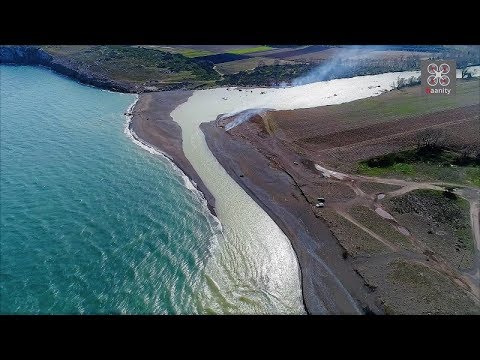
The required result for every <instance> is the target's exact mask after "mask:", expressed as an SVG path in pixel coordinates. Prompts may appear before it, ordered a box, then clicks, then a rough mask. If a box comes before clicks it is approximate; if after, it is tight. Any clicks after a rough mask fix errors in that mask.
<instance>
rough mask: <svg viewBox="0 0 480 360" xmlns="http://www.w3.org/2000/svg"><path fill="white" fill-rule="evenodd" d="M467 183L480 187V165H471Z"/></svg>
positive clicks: (467, 173)
mask: <svg viewBox="0 0 480 360" xmlns="http://www.w3.org/2000/svg"><path fill="white" fill-rule="evenodd" d="M466 179H467V183H470V184H472V185H475V186H478V187H480V167H478V166H477V167H470V168H468V169H467V171H466Z"/></svg>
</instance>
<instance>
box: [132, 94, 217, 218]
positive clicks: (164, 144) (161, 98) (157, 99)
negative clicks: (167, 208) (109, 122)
mask: <svg viewBox="0 0 480 360" xmlns="http://www.w3.org/2000/svg"><path fill="white" fill-rule="evenodd" d="M192 93H193V91H186V90H173V91H162V92H152V93H141V94H137V96H138V99H137V100H136V101H135V103H134V104H132V106H131V107H130V108H129V109H128V110H127V113H126V114H125V115H126V116H127V117H129V118H130V120H129V121H128V124H127V128H128V132H129V133H130V135H131V136H132V138H133V139H134V140H136V141H138V142H139V143H140V144H142V145H143V146H145V147H147V148H153V150H155V151H156V152H158V153H159V154H160V155H162V156H164V157H165V158H167V159H168V160H169V161H170V162H171V163H172V164H173V165H174V166H175V167H176V168H178V170H180V171H181V172H182V174H183V175H184V176H185V177H186V178H187V179H188V181H190V182H191V184H192V185H193V188H195V189H196V190H197V191H199V192H200V194H201V196H202V197H203V198H204V200H205V201H206V204H207V207H208V210H209V211H210V212H211V213H212V215H213V216H215V217H216V216H217V213H216V210H215V197H214V196H213V195H212V194H211V192H210V190H209V189H208V188H207V187H206V186H205V184H204V183H203V181H202V179H201V178H200V176H199V175H198V174H197V172H196V171H195V169H194V168H193V166H192V164H191V163H190V161H189V160H188V159H187V158H186V156H185V154H184V152H183V147H182V130H181V128H180V126H179V125H178V124H177V123H176V122H175V121H173V119H172V117H171V116H170V113H171V112H172V111H173V110H174V109H175V108H176V107H177V106H178V105H180V104H181V103H183V102H185V101H187V100H188V98H189V97H190V96H191V95H192ZM186 186H187V188H189V186H188V185H187V184H186Z"/></svg>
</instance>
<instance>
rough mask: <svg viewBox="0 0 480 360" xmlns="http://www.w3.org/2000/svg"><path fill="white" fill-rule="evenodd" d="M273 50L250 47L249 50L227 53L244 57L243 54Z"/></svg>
mask: <svg viewBox="0 0 480 360" xmlns="http://www.w3.org/2000/svg"><path fill="white" fill-rule="evenodd" d="M272 49H273V48H272V47H270V46H265V45H262V46H256V47H251V48H245V49H235V50H230V51H227V52H228V53H230V54H236V55H244V54H251V53H256V52H260V51H268V50H272Z"/></svg>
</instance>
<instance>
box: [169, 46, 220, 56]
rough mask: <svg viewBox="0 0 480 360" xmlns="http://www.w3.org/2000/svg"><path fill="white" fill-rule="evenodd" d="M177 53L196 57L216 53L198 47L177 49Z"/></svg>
mask: <svg viewBox="0 0 480 360" xmlns="http://www.w3.org/2000/svg"><path fill="white" fill-rule="evenodd" d="M176 53H177V54H181V55H183V56H186V57H188V58H195V57H199V56H207V55H213V54H215V53H213V52H211V51H208V50H197V49H181V48H179V49H177V51H176Z"/></svg>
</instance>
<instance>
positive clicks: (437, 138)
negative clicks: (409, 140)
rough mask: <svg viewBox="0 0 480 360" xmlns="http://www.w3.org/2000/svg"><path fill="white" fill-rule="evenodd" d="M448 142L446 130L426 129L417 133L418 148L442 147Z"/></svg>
mask: <svg viewBox="0 0 480 360" xmlns="http://www.w3.org/2000/svg"><path fill="white" fill-rule="evenodd" d="M445 144H446V136H445V132H444V131H443V130H441V129H426V130H423V131H421V132H419V133H418V134H417V148H419V149H421V148H428V149H435V148H442V147H444V146H445Z"/></svg>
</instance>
